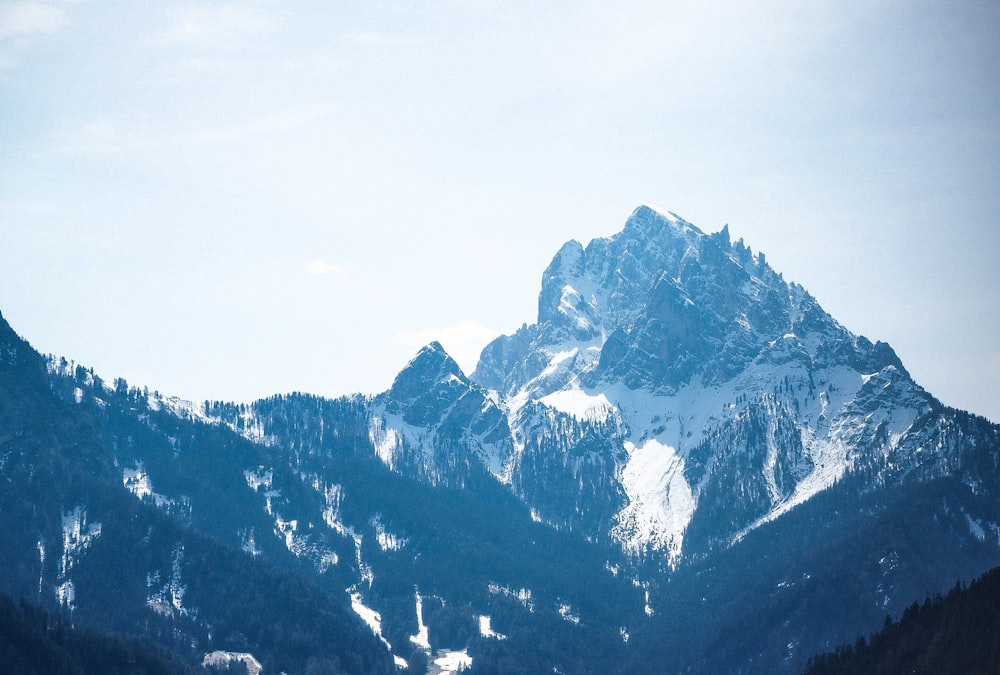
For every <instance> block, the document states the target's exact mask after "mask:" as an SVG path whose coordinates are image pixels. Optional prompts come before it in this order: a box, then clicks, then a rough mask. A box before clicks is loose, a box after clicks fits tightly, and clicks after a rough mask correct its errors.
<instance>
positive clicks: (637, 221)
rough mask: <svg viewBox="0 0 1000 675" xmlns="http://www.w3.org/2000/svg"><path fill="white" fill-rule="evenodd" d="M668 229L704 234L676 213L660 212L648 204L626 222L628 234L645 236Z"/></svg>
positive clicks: (638, 209) (641, 206) (634, 212)
mask: <svg viewBox="0 0 1000 675" xmlns="http://www.w3.org/2000/svg"><path fill="white" fill-rule="evenodd" d="M667 228H669V229H670V230H672V231H676V232H685V231H688V232H693V233H696V234H704V233H703V232H702V231H701V230H699V229H698V228H697V227H695V226H694V225H692V224H691V223H689V222H687V221H686V220H684V219H683V218H681V217H680V216H678V215H677V214H676V213H673V212H671V211H666V212H664V211H660V210H659V209H655V208H653V207H652V206H649V205H647V204H642V205H640V206H639V207H638V208H636V209H635V211H633V212H632V215H631V216H629V218H628V220H627V221H626V222H625V232H626V233H633V232H635V233H641V234H643V235H645V236H655V235H657V234H661V233H662V232H663V231H664V230H666V229H667Z"/></svg>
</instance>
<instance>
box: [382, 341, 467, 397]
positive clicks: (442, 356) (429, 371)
mask: <svg viewBox="0 0 1000 675" xmlns="http://www.w3.org/2000/svg"><path fill="white" fill-rule="evenodd" d="M453 384H458V385H460V386H461V387H462V388H468V387H469V386H470V383H469V379H468V378H467V377H466V376H465V373H463V372H462V368H461V367H460V366H459V365H458V363H456V362H455V359H453V358H451V356H450V355H449V354H448V352H447V351H445V349H444V347H442V346H441V343H440V342H437V341H434V342H431V343H430V344H428V345H426V346H425V347H423V348H422V349H421V350H420V351H419V352H417V355H416V356H414V357H413V358H412V359H410V362H409V363H407V364H406V366H405V367H404V368H403V370H401V371H400V372H399V375H397V376H396V379H395V381H393V383H392V387H391V388H390V389H389V391H388V395H389V398H390V400H392V401H396V402H397V403H400V404H403V405H405V404H407V403H410V402H412V401H414V400H416V399H417V398H419V397H421V396H423V395H425V394H426V393H427V392H428V391H431V390H433V389H435V388H437V387H440V386H442V385H444V386H451V385H453Z"/></svg>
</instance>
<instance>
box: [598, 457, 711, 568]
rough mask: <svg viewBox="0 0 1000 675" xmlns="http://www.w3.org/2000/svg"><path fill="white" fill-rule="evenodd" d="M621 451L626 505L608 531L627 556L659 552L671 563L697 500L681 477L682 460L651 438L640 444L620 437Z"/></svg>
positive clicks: (677, 558)
mask: <svg viewBox="0 0 1000 675" xmlns="http://www.w3.org/2000/svg"><path fill="white" fill-rule="evenodd" d="M625 449H626V450H627V452H628V460H627V461H626V463H625V467H624V468H623V469H622V471H621V478H620V480H621V483H622V487H623V488H624V489H625V494H626V496H627V497H628V500H629V503H628V505H626V506H625V508H624V509H622V510H621V511H620V512H619V513H618V515H617V516H616V520H617V522H616V524H615V525H614V527H613V528H612V530H611V534H612V536H613V537H615V538H616V539H617V540H618V541H619V542H620V543H621V544H622V546H623V548H625V550H626V551H628V552H630V553H632V554H635V555H641V554H642V553H644V552H646V551H648V550H665V551H666V552H667V555H668V562H669V563H670V564H671V565H676V564H677V562H678V561H679V560H680V556H681V550H682V546H683V543H684V530H685V529H687V526H688V523H689V522H691V517H692V516H693V515H694V509H695V506H696V503H697V502H696V500H695V497H694V493H693V492H692V491H691V486H690V485H688V483H687V480H685V478H684V460H683V459H682V458H681V457H680V456H679V455H678V453H677V450H676V449H675V448H673V447H671V446H669V445H666V444H664V443H661V442H660V441H658V440H655V439H649V440H647V441H646V442H645V443H643V444H642V445H640V446H637V445H635V444H634V443H632V442H630V441H626V443H625Z"/></svg>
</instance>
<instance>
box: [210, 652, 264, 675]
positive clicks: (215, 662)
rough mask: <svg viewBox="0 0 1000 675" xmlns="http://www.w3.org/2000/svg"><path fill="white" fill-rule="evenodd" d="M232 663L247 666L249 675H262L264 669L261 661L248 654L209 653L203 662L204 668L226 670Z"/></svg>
mask: <svg viewBox="0 0 1000 675" xmlns="http://www.w3.org/2000/svg"><path fill="white" fill-rule="evenodd" d="M232 663H242V664H243V665H244V666H246V669H247V674H248V675H260V673H261V671H262V670H263V669H264V667H263V666H262V665H261V663H260V661H258V660H257V659H256V658H255V657H254V655H253V654H249V653H247V652H223V651H215V652H209V653H208V654H205V658H203V659H202V660H201V665H202V667H203V668H224V667H227V666H229V665H230V664H232Z"/></svg>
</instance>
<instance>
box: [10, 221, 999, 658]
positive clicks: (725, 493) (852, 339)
mask: <svg viewBox="0 0 1000 675" xmlns="http://www.w3.org/2000/svg"><path fill="white" fill-rule="evenodd" d="M998 467H1000V427H998V426H997V425H994V424H992V423H990V422H989V421H987V420H985V419H982V418H978V417H975V416H972V415H969V414H967V413H963V412H961V411H957V410H953V409H949V408H946V407H944V406H942V405H941V404H940V403H939V402H938V401H937V400H936V399H934V398H933V396H931V395H930V394H928V393H927V392H926V391H924V390H923V389H922V388H921V387H920V386H919V385H917V384H916V383H915V382H914V381H913V380H912V378H911V377H910V375H909V373H908V372H907V371H906V369H905V368H904V366H903V364H902V363H901V362H900V360H899V359H898V358H897V357H896V355H895V354H894V352H893V351H892V349H891V348H890V347H889V346H888V345H885V344H883V343H878V342H876V343H872V342H871V341H869V340H867V339H866V338H864V337H860V336H856V335H853V334H852V333H851V332H850V331H848V330H847V329H846V328H844V327H843V326H841V325H840V324H838V323H837V322H836V321H835V320H834V319H833V318H832V317H831V316H829V314H827V313H826V312H825V311H823V309H822V308H821V307H820V306H819V304H818V303H817V302H816V300H815V299H814V298H812V297H811V296H810V295H809V294H808V293H807V292H806V291H805V290H804V289H802V288H801V287H800V286H797V285H795V284H789V283H787V282H785V281H784V280H783V279H782V277H781V276H780V275H779V274H778V273H776V272H775V271H774V270H772V269H771V268H770V267H769V266H768V264H767V262H766V260H765V258H764V256H763V255H762V254H753V253H752V252H751V251H750V250H749V249H748V248H747V247H746V246H745V245H744V244H743V242H742V241H738V242H732V241H731V240H730V238H729V234H728V232H727V231H726V230H723V231H722V232H719V233H716V234H710V235H709V234H705V233H703V232H701V231H700V230H698V228H696V227H694V226H693V225H691V224H689V223H686V222H685V221H683V220H682V219H680V218H678V217H676V216H674V215H672V214H668V215H663V214H659V213H657V212H655V211H653V210H652V209H649V208H647V207H640V208H639V209H637V210H636V211H635V213H633V215H632V217H631V218H630V219H629V220H628V222H627V223H626V225H625V228H624V229H623V230H622V231H621V232H619V233H618V234H615V235H613V236H611V237H608V238H602V239H595V240H594V241H592V242H590V243H589V244H588V245H587V246H586V247H584V246H582V245H581V244H578V243H576V242H570V243H568V244H567V245H565V246H564V247H563V248H562V249H561V250H560V251H559V252H558V253H557V255H556V256H555V258H554V259H553V261H552V263H551V264H550V265H549V267H548V268H547V269H546V271H545V273H544V274H543V278H542V288H541V292H540V295H539V310H538V318H537V321H536V323H533V324H531V325H525V326H524V327H523V328H522V329H521V330H519V331H517V332H516V333H514V334H513V335H510V336H501V337H499V338H497V339H496V340H495V341H494V342H493V343H491V344H490V345H488V346H487V347H486V348H485V349H484V351H483V354H482V357H481V359H480V363H479V365H478V367H477V369H476V371H475V372H474V373H473V374H472V375H471V376H469V375H466V374H465V373H463V372H462V370H461V369H460V368H459V366H458V365H457V364H456V363H455V361H454V360H453V359H452V358H451V357H450V356H449V355H448V354H447V353H446V352H445V350H444V349H443V348H442V347H441V345H440V344H438V343H431V344H430V345H428V346H427V347H425V348H424V349H422V350H420V352H419V353H417V354H416V355H415V357H414V358H413V359H412V360H411V361H410V362H409V363H408V364H406V365H405V366H404V367H403V369H402V370H401V371H400V373H399V375H398V376H397V377H396V379H395V381H394V382H393V383H392V385H391V386H390V387H389V388H388V389H387V391H385V392H384V393H382V394H379V395H377V396H373V397H365V396H352V397H344V398H340V399H333V400H331V399H324V398H321V397H316V396H310V395H306V394H290V395H280V396H274V397H271V398H268V399H263V400H260V401H257V402H254V403H239V404H236V403H226V402H214V403H213V402H205V403H190V402H184V401H180V400H178V399H175V398H171V397H166V396H162V395H160V394H159V393H157V392H155V391H154V392H150V391H148V390H147V389H136V388H132V387H129V386H128V385H127V383H125V381H124V380H114V381H111V382H104V381H102V380H101V379H100V377H98V376H97V375H95V374H94V373H93V372H92V371H89V370H87V369H85V368H83V367H80V366H77V365H75V364H74V363H72V362H70V361H66V360H65V359H57V358H50V359H49V361H48V362H47V363H46V361H45V360H44V359H42V358H41V357H40V356H39V355H38V354H36V353H35V352H34V351H33V350H31V348H30V346H28V345H27V344H26V343H24V342H23V341H22V340H20V338H18V337H17V336H16V335H14V333H13V331H11V330H10V328H9V326H7V325H6V324H5V323H4V324H0V479H2V480H3V481H4V483H5V485H6V487H7V489H6V490H5V491H3V492H0V535H3V536H5V537H6V539H5V541H6V542H8V543H9V545H8V546H5V547H3V548H2V549H0V569H2V570H3V571H4V572H5V574H4V575H3V576H2V581H0V591H6V592H9V593H11V594H13V595H15V596H19V597H25V598H29V599H32V600H33V601H37V602H39V603H40V604H42V605H43V606H45V607H47V608H49V609H51V610H55V611H62V612H64V613H66V614H68V615H69V616H71V617H72V618H73V620H74V621H79V622H80V623H81V624H82V625H85V626H91V627H94V628H96V629H100V630H103V631H113V632H117V633H121V634H124V635H126V636H128V635H145V636H148V637H150V638H152V639H154V640H157V641H159V642H160V643H161V644H163V645H165V646H166V647H167V648H169V649H171V650H173V653H174V654H176V655H177V658H178V659H180V660H182V661H183V662H185V663H189V664H198V663H200V661H201V659H203V658H204V657H205V655H206V654H208V653H210V652H211V651H213V650H218V651H220V652H222V653H228V654H232V655H239V654H243V653H252V654H253V655H254V658H255V659H259V661H260V662H261V663H262V665H263V667H264V669H265V672H272V671H273V672H277V671H281V670H284V671H286V672H305V671H306V670H310V671H317V672H323V671H324V670H326V671H332V672H339V671H344V672H387V671H390V670H393V669H403V668H406V669H408V670H409V672H424V671H425V670H427V668H428V667H429V666H430V665H431V664H432V662H440V664H449V663H450V664H453V665H454V664H459V663H462V664H466V665H469V664H471V669H472V670H473V672H484V673H490V672H542V671H544V672H581V673H584V672H602V673H613V672H630V673H636V672H656V673H663V672H687V673H715V672H743V673H781V672H786V673H791V672H797V671H799V670H801V668H803V667H804V666H805V664H806V662H807V661H808V659H809V657H810V656H812V655H813V654H816V653H818V652H822V651H827V650H830V649H832V648H833V647H834V646H835V645H836V644H839V643H840V642H843V641H844V640H849V639H853V636H855V635H858V634H865V633H869V632H871V631H873V630H875V629H876V628H878V627H879V626H880V625H881V623H882V621H883V620H884V616H885V614H886V613H887V612H888V613H899V612H902V611H903V610H904V609H905V608H906V607H907V606H908V605H909V604H910V603H911V602H913V601H914V600H915V599H919V598H922V597H923V596H924V595H926V594H928V593H937V592H944V591H946V590H947V589H948V588H950V587H951V586H952V585H953V584H954V582H955V580H957V579H971V578H973V577H975V576H977V575H979V574H981V573H982V572H983V571H985V570H986V569H989V568H991V567H995V566H996V565H998V564H1000V499H998V494H1000V469H998ZM233 658H236V657H235V656H234V657H233ZM440 664H439V666H440V667H444V666H443V665H440ZM434 667H438V666H434Z"/></svg>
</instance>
